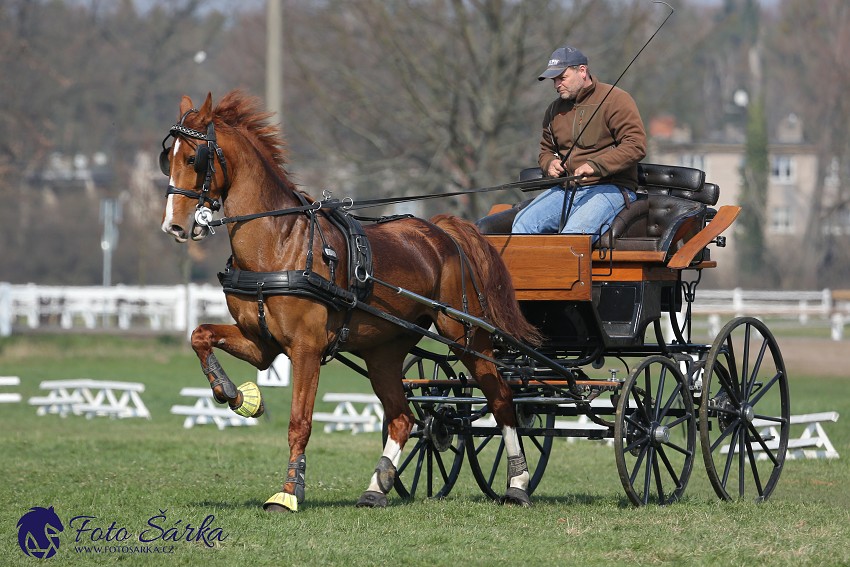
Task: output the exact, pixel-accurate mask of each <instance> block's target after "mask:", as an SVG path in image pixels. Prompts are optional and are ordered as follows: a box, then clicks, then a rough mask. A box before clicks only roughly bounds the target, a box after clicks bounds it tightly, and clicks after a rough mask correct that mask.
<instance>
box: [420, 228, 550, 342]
mask: <svg viewBox="0 0 850 567" xmlns="http://www.w3.org/2000/svg"><path fill="white" fill-rule="evenodd" d="M431 222H432V223H433V224H435V225H436V226H437V227H439V228H440V229H442V230H444V231H445V232H446V233H447V234H449V236H451V237H452V238H453V239H454V240H455V242H457V244H458V245H459V246H460V248H461V250H463V253H464V254H466V256H467V258H469V263H470V264H471V265H472V270H473V271H474V276H475V279H476V281H478V282H480V285H481V293H482V294H483V295H484V298H485V299H486V300H487V306H483V305H482V308H484V316H485V317H487V318H488V319H489V320H490V322H491V323H493V325H495V326H496V327H497V328H499V329H501V330H503V331H505V332H506V333H508V334H509V335H512V336H513V337H515V338H517V339H521V340H523V341H525V342H526V343H528V344H531V345H535V346H536V345H539V344H540V343H541V342H542V341H543V336H542V335H541V334H540V331H539V330H538V329H537V328H536V327H535V326H534V325H532V324H531V323H529V322H528V320H527V319H526V318H525V316H524V315H523V314H522V311H521V310H520V308H519V303H517V299H516V292H515V291H514V284H513V280H512V279H511V274H510V272H508V267H507V266H506V265H505V262H504V261H503V260H502V257H501V256H499V252H498V251H497V250H496V249H495V248H494V247H493V245H492V244H490V242H489V241H487V239H486V238H484V236H482V234H481V233H480V232H478V229H477V228H476V227H475V225H474V224H472V223H470V222H467V221H465V220H463V219H460V218H458V217H455V216H452V215H446V214H441V215H437V216H435V217H433V218H432V219H431Z"/></svg>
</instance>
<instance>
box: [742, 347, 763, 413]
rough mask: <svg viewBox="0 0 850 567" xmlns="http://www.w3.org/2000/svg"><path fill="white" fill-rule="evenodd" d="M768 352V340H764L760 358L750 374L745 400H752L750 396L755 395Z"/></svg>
mask: <svg viewBox="0 0 850 567" xmlns="http://www.w3.org/2000/svg"><path fill="white" fill-rule="evenodd" d="M766 352H767V339H763V340H762V342H761V348H760V349H759V355H758V358H756V363H755V365H753V371H752V372H751V373H750V380H749V382H748V383H747V390H746V392H744V399H747V400H748V399H750V396H752V395H753V388H754V387H755V385H756V383H757V382H758V374H759V370H761V365H762V362H764V355H765V353H766Z"/></svg>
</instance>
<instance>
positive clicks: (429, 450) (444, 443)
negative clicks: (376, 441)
mask: <svg viewBox="0 0 850 567" xmlns="http://www.w3.org/2000/svg"><path fill="white" fill-rule="evenodd" d="M403 370H404V377H405V379H409V380H414V381H422V387H421V391H422V393H427V394H428V395H429V396H432V397H436V398H445V397H448V396H452V395H455V396H456V395H461V394H462V392H461V388H462V386H461V385H460V380H458V381H457V385H450V384H447V381H448V380H453V379H456V378H457V377H456V376H455V374H454V370H453V369H452V367H451V365H450V364H448V362H447V361H444V360H428V359H424V358H422V357H420V356H412V357H410V358H409V359H408V360H407V361H406V363H405V365H404V369H403ZM426 381H434V385H432V386H428V385H426V384H424V382H426ZM413 395H415V390H410V391H409V392H408V396H413ZM410 409H411V411H413V417H414V419H415V424H414V426H413V431H412V432H411V434H410V440H409V441H408V445H407V447H409V448H410V449H409V451H405V452H406V453H407V454H406V456H404V457H403V459H402V461H401V462H400V463H399V466H398V471H397V473H396V478H395V482H394V484H393V488H395V491H396V493H398V495H399V496H401V497H402V498H405V499H414V498H415V497H416V495H417V493H419V494H420V495H422V496H424V497H426V498H444V497H446V496H448V494H449V492H450V491H451V489H452V488H453V487H454V485H455V483H456V482H457V479H458V477H459V476H460V469H461V466H462V465H463V457H464V453H465V449H464V437H463V436H462V435H460V434H459V433H458V432H457V431H456V430H455V425H454V424H455V423H457V421H458V419H459V418H460V417H461V416H460V415H459V413H463V412H464V411H465V409H464V407H463V406H460V407H459V408H458V407H455V406H454V405H452V404H442V403H436V402H422V401H415V400H414V401H411V402H410ZM386 426H387V424H386V421H385V422H384V428H383V441H384V443H386V441H387V427H386Z"/></svg>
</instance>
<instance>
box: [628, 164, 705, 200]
mask: <svg viewBox="0 0 850 567" xmlns="http://www.w3.org/2000/svg"><path fill="white" fill-rule="evenodd" d="M638 185H639V187H640V189H642V190H644V191H646V192H647V194H652V193H660V194H663V195H672V196H674V197H681V198H683V199H689V200H691V201H698V202H700V203H705V204H706V205H716V204H717V199H718V198H719V197H720V189H719V187H718V186H717V185H715V184H714V183H706V182H705V172H704V171H702V170H700V169H696V168H693V167H684V166H680V165H659V164H656V163H639V164H638Z"/></svg>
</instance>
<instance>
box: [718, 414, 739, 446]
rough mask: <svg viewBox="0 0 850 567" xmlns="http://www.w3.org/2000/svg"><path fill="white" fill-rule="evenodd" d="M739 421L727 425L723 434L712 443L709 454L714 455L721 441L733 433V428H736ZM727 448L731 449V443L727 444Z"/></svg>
mask: <svg viewBox="0 0 850 567" xmlns="http://www.w3.org/2000/svg"><path fill="white" fill-rule="evenodd" d="M739 421H740V420H735V421H734V422H733V423H731V424H729V427H727V428H726V429H724V430H723V433H722V434H721V435H720V436H719V437H718V438H717V439H716V440H715V441H714V443H712V444H711V452H712V453H714V451H715V450H716V449H717V447H719V446H720V444H721V443H723V440H724V439H726V437H727V436H729V435H730V434H733V433H734V432H735V427H737V426H738V423H739ZM729 446H730V447H732V442H731V441H730V442H729ZM731 450H732V449H730V451H731Z"/></svg>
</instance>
